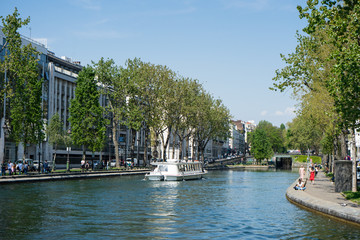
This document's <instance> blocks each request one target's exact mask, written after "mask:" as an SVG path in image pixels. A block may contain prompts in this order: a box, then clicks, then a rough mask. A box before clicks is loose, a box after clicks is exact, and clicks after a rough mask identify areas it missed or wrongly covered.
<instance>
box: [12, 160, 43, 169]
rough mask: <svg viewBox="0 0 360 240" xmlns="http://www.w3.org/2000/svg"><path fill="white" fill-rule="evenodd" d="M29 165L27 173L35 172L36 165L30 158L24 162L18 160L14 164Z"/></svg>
mask: <svg viewBox="0 0 360 240" xmlns="http://www.w3.org/2000/svg"><path fill="white" fill-rule="evenodd" d="M26 162H27V164H28V165H29V171H35V170H36V169H37V166H38V164H37V165H35V163H34V160H32V159H31V158H25V162H24V160H23V159H22V158H20V159H18V160H17V161H16V162H15V164H16V165H18V164H19V163H26Z"/></svg>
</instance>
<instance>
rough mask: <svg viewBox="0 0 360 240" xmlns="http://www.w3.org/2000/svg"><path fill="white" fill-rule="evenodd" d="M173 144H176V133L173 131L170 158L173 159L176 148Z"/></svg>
mask: <svg viewBox="0 0 360 240" xmlns="http://www.w3.org/2000/svg"><path fill="white" fill-rule="evenodd" d="M175 144H176V134H175V133H174V134H173V147H172V149H173V151H172V159H175V149H176V147H175Z"/></svg>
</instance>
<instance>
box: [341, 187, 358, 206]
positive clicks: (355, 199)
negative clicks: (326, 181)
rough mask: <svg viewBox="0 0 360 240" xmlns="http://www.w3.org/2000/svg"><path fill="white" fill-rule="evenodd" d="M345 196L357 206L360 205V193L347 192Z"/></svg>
mask: <svg viewBox="0 0 360 240" xmlns="http://www.w3.org/2000/svg"><path fill="white" fill-rule="evenodd" d="M358 190H359V189H358ZM343 194H344V195H345V198H346V199H348V200H350V201H353V202H355V203H357V204H360V192H351V191H347V192H343Z"/></svg>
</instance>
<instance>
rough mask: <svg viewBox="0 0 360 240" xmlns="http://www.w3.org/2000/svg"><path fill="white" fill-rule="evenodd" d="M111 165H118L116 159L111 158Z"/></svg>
mask: <svg viewBox="0 0 360 240" xmlns="http://www.w3.org/2000/svg"><path fill="white" fill-rule="evenodd" d="M110 167H116V159H111V161H110Z"/></svg>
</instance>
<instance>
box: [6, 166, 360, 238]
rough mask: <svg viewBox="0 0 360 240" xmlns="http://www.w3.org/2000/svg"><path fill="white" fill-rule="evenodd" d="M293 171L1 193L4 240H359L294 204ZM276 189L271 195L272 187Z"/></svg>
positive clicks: (33, 186) (32, 186)
mask: <svg viewBox="0 0 360 240" xmlns="http://www.w3.org/2000/svg"><path fill="white" fill-rule="evenodd" d="M296 177H297V173H296V172H290V171H275V170H273V171H214V172H210V173H209V174H208V175H207V177H206V179H203V180H198V181H184V182H183V181H180V182H157V181H144V180H143V176H129V177H119V178H102V179H89V180H80V181H77V180H74V181H61V182H42V183H24V184H16V185H3V186H0V192H1V193H0V194H1V195H0V214H1V218H0V239H49V238H54V239H135V238H141V239H169V238H170V239H177V238H178V239H209V238H212V239H213V238H214V239H231V238H233V239H269V238H274V239H299V238H300V239H357V237H358V236H360V229H359V228H357V227H354V226H352V225H348V224H345V223H342V222H338V221H335V220H331V219H329V218H327V217H323V216H320V215H317V214H314V213H312V212H308V211H305V210H302V209H300V208H298V207H297V206H295V205H292V204H291V203H289V202H288V201H287V200H286V198H285V191H286V189H287V187H288V186H289V185H290V184H291V183H293V181H294V179H296ZM269 186H270V187H269Z"/></svg>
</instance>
